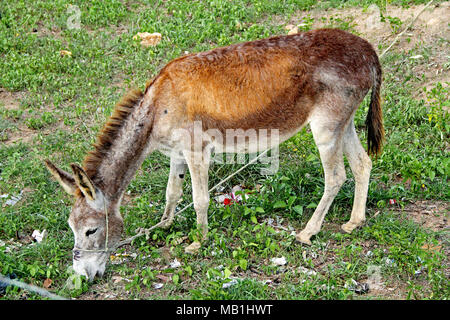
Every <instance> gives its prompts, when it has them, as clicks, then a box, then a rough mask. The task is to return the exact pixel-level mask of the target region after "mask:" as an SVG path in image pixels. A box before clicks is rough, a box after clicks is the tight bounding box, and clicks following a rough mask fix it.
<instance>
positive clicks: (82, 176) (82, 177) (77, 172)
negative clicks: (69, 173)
mask: <svg viewBox="0 0 450 320" xmlns="http://www.w3.org/2000/svg"><path fill="white" fill-rule="evenodd" d="M70 166H71V167H72V170H73V174H74V176H73V177H74V178H75V183H76V184H77V186H78V188H80V190H81V192H83V194H84V196H85V197H87V198H88V199H89V200H92V201H94V200H95V199H96V193H95V186H94V183H93V182H92V181H91V179H90V178H89V177H88V175H87V174H86V172H85V171H84V170H83V168H82V167H80V166H79V165H77V164H76V163H72V164H71V165H70Z"/></svg>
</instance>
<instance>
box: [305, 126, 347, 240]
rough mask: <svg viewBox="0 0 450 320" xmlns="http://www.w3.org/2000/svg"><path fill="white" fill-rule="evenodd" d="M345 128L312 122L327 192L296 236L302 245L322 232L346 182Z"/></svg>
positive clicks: (325, 191)
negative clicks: (323, 225) (343, 144)
mask: <svg viewBox="0 0 450 320" xmlns="http://www.w3.org/2000/svg"><path fill="white" fill-rule="evenodd" d="M344 128H345V126H344V125H342V124H340V123H334V124H333V123H322V122H320V121H319V120H317V121H315V120H313V121H311V130H312V133H313V137H314V141H315V142H316V145H317V147H318V149H319V153H320V159H321V161H322V165H323V169H324V173H325V190H324V193H323V196H322V199H320V202H319V205H318V206H317V208H316V210H315V211H314V214H313V216H312V217H311V219H310V220H309V221H308V223H307V225H306V227H305V229H303V230H302V231H301V232H300V233H298V234H297V236H296V239H297V240H298V241H300V242H302V243H305V244H309V245H310V244H311V241H310V238H311V237H312V236H313V235H316V234H317V233H318V232H319V231H320V228H321V226H322V223H323V220H324V218H325V215H326V214H327V212H328V209H329V208H330V205H331V203H332V202H333V200H334V198H335V197H336V195H337V193H338V192H339V190H340V188H341V186H342V184H343V183H344V182H345V180H346V175H345V167H344V158H343V153H342V136H343V130H344Z"/></svg>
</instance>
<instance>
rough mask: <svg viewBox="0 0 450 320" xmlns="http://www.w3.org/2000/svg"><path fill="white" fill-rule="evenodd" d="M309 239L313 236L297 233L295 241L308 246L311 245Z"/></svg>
mask: <svg viewBox="0 0 450 320" xmlns="http://www.w3.org/2000/svg"><path fill="white" fill-rule="evenodd" d="M309 238H311V236H308V235H306V234H305V232H304V231H302V232H300V233H297V234H296V235H295V239H296V240H297V241H298V242H301V243H303V244H307V245H308V246H310V245H311V240H309Z"/></svg>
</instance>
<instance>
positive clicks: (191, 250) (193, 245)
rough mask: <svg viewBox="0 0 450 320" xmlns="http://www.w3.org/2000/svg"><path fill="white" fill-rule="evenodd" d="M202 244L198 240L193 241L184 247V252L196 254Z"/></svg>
mask: <svg viewBox="0 0 450 320" xmlns="http://www.w3.org/2000/svg"><path fill="white" fill-rule="evenodd" d="M201 246H202V245H201V244H200V242H198V241H194V242H192V243H191V244H190V245H188V246H187V247H186V248H184V252H186V253H190V254H196V253H198V251H199V250H200V248H201Z"/></svg>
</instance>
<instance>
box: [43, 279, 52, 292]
mask: <svg viewBox="0 0 450 320" xmlns="http://www.w3.org/2000/svg"><path fill="white" fill-rule="evenodd" d="M52 283H53V280H52V279H50V278H47V279H45V280H44V288H45V289H48V288H50V286H51V285H52Z"/></svg>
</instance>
